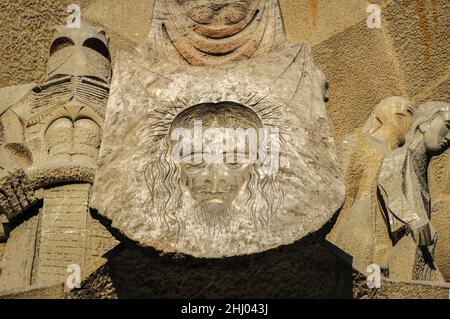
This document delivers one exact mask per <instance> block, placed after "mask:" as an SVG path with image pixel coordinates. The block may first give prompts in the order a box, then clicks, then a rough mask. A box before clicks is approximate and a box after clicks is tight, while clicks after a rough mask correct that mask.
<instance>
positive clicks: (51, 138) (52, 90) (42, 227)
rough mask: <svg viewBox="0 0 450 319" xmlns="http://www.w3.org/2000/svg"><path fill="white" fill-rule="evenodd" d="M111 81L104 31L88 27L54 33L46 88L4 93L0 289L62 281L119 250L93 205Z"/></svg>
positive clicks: (85, 24)
mask: <svg viewBox="0 0 450 319" xmlns="http://www.w3.org/2000/svg"><path fill="white" fill-rule="evenodd" d="M111 74H112V72H111V59H110V55H109V49H108V38H107V36H106V34H105V32H104V31H102V30H101V29H98V28H95V27H92V26H91V25H89V24H87V23H85V22H83V23H82V24H81V28H79V29H77V28H67V27H65V26H60V27H56V29H55V31H54V37H53V40H52V42H51V45H50V49H49V59H48V64H47V76H46V80H45V82H44V83H43V84H40V85H32V86H27V87H26V88H25V89H24V88H20V87H19V88H18V87H13V88H7V89H4V92H5V93H4V95H8V96H9V101H10V103H8V105H7V106H5V108H6V109H5V110H4V112H2V115H1V123H2V128H3V138H2V141H1V142H2V149H1V159H2V162H1V163H2V164H1V165H2V166H3V167H4V169H5V171H8V172H11V173H10V174H8V175H7V176H8V178H9V181H10V182H9V184H8V183H3V184H2V186H1V188H0V193H1V194H2V195H3V196H0V205H1V208H2V211H1V212H2V213H4V214H6V216H7V217H8V219H9V220H10V221H11V225H10V227H9V228H10V234H9V239H8V241H7V244H6V249H5V254H4V257H3V260H2V262H1V270H2V271H1V275H0V289H1V290H4V289H11V288H24V287H27V286H30V285H32V286H45V285H50V284H55V283H60V282H64V281H65V280H66V277H67V272H66V270H67V267H68V266H69V265H71V264H77V265H79V266H80V267H81V268H82V269H83V267H85V266H86V265H87V264H89V263H90V262H91V261H93V260H94V259H95V258H96V257H98V256H100V255H102V254H103V253H105V252H106V251H107V250H109V249H110V248H111V247H113V246H114V244H115V241H114V239H112V237H111V235H110V234H109V233H108V232H107V231H106V230H105V229H104V228H103V226H101V225H100V224H99V223H98V222H97V221H95V220H93V219H92V217H91V216H90V213H89V206H88V200H89V194H90V190H91V184H92V182H93V179H94V176H95V171H96V161H97V157H98V152H99V148H100V142H101V136H102V127H103V119H104V115H105V108H106V103H107V99H108V95H109V85H110V79H111ZM0 103H1V102H0ZM11 189H18V190H20V191H18V192H17V191H16V192H15V194H16V198H14V196H10V194H11ZM38 199H39V200H38ZM37 204H38V205H37ZM36 205H37V206H36ZM31 207H34V208H32V209H30V208H31Z"/></svg>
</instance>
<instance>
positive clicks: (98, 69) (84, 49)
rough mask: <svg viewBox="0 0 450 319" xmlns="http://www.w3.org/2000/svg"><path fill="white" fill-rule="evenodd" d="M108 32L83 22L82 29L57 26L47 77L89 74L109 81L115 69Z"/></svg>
mask: <svg viewBox="0 0 450 319" xmlns="http://www.w3.org/2000/svg"><path fill="white" fill-rule="evenodd" d="M108 44H109V38H108V36H107V35H106V33H105V31H103V30H102V29H100V28H96V27H93V26H91V25H90V24H88V23H87V22H85V21H82V23H81V28H79V29H78V28H67V27H66V26H57V27H55V29H54V35H53V39H52V42H51V45H50V49H49V59H48V62H47V78H46V80H47V81H49V80H53V79H55V78H58V77H61V76H66V75H74V76H87V77H91V78H93V79H96V80H100V81H102V82H105V83H110V81H111V75H112V68H111V55H110V52H109V48H108Z"/></svg>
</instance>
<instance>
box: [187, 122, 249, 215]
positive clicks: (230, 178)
mask: <svg viewBox="0 0 450 319" xmlns="http://www.w3.org/2000/svg"><path fill="white" fill-rule="evenodd" d="M205 131H206V130H205ZM205 131H204V133H206V132H205ZM216 142H218V141H216ZM224 142H225V141H224ZM202 144H203V146H204V147H206V148H207V147H208V146H211V144H214V141H211V140H210V139H208V138H203V141H202ZM220 149H221V147H217V148H216V149H214V150H212V151H211V150H204V151H203V152H202V153H200V154H193V157H195V156H199V155H200V156H201V157H202V159H201V161H200V162H199V163H185V162H181V163H180V168H181V179H182V181H183V184H184V185H185V186H186V187H187V188H188V189H189V191H190V193H191V196H192V197H193V198H194V199H195V200H196V201H197V202H198V203H199V205H200V206H201V207H202V208H203V209H205V210H221V209H223V208H224V207H227V206H228V205H229V204H230V203H231V202H233V200H234V199H235V198H236V197H237V195H238V194H239V193H240V191H241V190H242V189H243V188H244V187H245V186H246V184H247V182H248V181H249V179H250V177H251V176H250V174H251V165H252V163H251V162H250V160H249V158H248V157H249V154H239V151H238V150H237V149H236V147H233V148H232V149H231V150H230V151H231V152H230V151H228V152H227V151H225V152H223V153H222V154H220V153H221V152H220V151H221V150H220ZM220 155H222V156H223V159H222V160H220V161H217V162H215V161H213V160H212V159H213V158H216V157H217V158H218V157H219V156H220ZM229 155H232V157H234V159H232V160H230V159H227V157H230V156H229ZM240 155H243V158H244V159H245V160H244V161H238V160H237V159H236V156H240Z"/></svg>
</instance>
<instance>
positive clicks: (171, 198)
mask: <svg viewBox="0 0 450 319" xmlns="http://www.w3.org/2000/svg"><path fill="white" fill-rule="evenodd" d="M164 3H165V2H163V1H159V2H158V3H157V4H158V5H157V6H156V7H155V11H154V14H155V19H154V22H153V25H152V31H151V32H150V35H149V38H148V43H146V46H142V47H141V48H140V49H139V50H138V51H136V52H135V54H133V55H132V54H123V55H122V56H121V57H120V58H119V59H118V61H117V62H116V66H115V73H114V80H113V84H112V92H113V93H112V94H111V96H110V99H109V102H108V103H109V104H108V111H107V116H106V124H105V128H104V136H103V142H102V148H101V154H100V160H99V170H98V172H97V175H96V181H95V182H94V188H93V193H92V200H91V205H92V207H93V208H94V209H96V210H97V211H98V212H99V213H100V214H101V215H103V216H104V217H106V218H108V219H110V220H112V227H114V228H116V229H118V230H119V231H120V232H122V233H123V234H124V235H125V236H126V237H128V238H130V239H132V240H135V241H137V242H139V243H140V244H142V245H143V246H147V247H154V248H156V249H158V250H162V251H164V252H180V253H185V254H189V255H193V256H196V257H208V258H217V257H219V258H220V257H223V256H235V255H245V254H251V253H257V252H261V251H265V250H267V249H272V248H275V247H278V246H280V245H283V244H291V243H293V242H294V241H296V240H298V239H301V238H302V237H304V236H306V235H308V234H309V233H311V232H314V231H316V230H318V229H320V228H321V227H322V226H323V225H324V224H325V223H326V222H327V221H328V220H329V219H330V218H331V217H332V215H333V214H334V212H335V211H336V210H337V209H339V207H340V205H341V203H342V200H343V196H344V186H343V183H342V181H341V180H340V178H341V172H340V169H339V164H338V159H337V156H336V153H335V149H334V142H333V140H332V139H331V138H330V135H329V134H330V133H329V126H328V123H327V116H326V113H325V103H324V101H323V100H324V91H325V90H326V89H325V87H326V84H325V79H324V77H323V75H322V73H321V72H320V71H319V70H318V69H317V68H316V67H315V65H314V63H313V61H312V57H311V55H310V51H309V47H308V46H307V45H306V44H305V45H299V46H292V45H290V44H289V43H287V42H286V41H285V37H284V31H283V28H282V25H281V20H280V13H279V8H278V4H277V2H276V1H273V0H265V1H250V2H249V4H248V8H246V9H245V10H243V9H239V10H242V11H239V10H238V9H236V8H241V7H239V6H237V7H233V1H230V2H229V6H226V7H224V8H222V9H221V10H223V11H220V12H218V13H217V17H216V18H215V19H221V18H222V17H227V18H229V17H230V16H231V12H234V11H232V10H235V11H236V10H237V12H235V13H234V14H236V16H235V17H234V18H235V20H233V21H235V23H233V24H231V25H229V26H227V27H226V28H225V27H222V26H221V25H220V23H221V22H220V21H219V22H212V23H211V25H207V26H204V25H196V24H194V25H190V23H192V19H194V18H193V16H194V14H195V19H198V20H200V19H203V18H205V17H203V16H202V14H203V13H204V11H200V12H199V13H193V11H192V10H197V8H194V9H191V8H190V7H188V8H185V7H183V6H181V5H177V4H175V5H174V6H173V7H168V8H167V10H168V11H166V7H165V5H164ZM226 3H228V2H226ZM183 10H186V12H184V11H183ZM225 10H228V11H230V12H228V11H227V14H229V15H225V13H224V11H225ZM169 12H170V13H169ZM186 15H189V17H190V18H188V17H186ZM172 19H175V20H176V23H177V24H176V25H172V24H171V20H172ZM202 21H203V20H202ZM213 21H216V20H213ZM236 21H237V22H236ZM183 23H186V24H183ZM215 23H217V25H215ZM219 27H222V28H223V30H220V32H219V31H216V30H217V29H218V28H219ZM194 30H196V31H194ZM227 32H230V33H227ZM216 33H217V34H216ZM179 34H184V37H182V38H179ZM215 37H220V39H216V38H215ZM249 57H250V58H249ZM199 66H202V67H199ZM210 66H214V68H213V67H210ZM262 66H264V67H262ZM196 108H197V110H201V109H203V110H206V109H208V111H198V112H197V113H193V114H194V115H192V114H191V113H189V112H196V111H192V110H196ZM217 109H218V110H219V111H217ZM224 109H227V112H228V113H227V117H226V120H223V121H225V122H224V123H218V124H219V125H217V126H215V127H217V128H240V127H243V128H244V129H247V128H250V127H252V128H258V129H261V128H265V129H271V130H273V129H277V130H279V134H280V136H279V143H280V150H279V154H276V153H275V148H276V147H277V146H275V145H274V144H273V141H268V146H269V147H270V148H271V149H270V150H269V153H268V155H269V156H273V158H272V162H270V163H261V162H258V161H254V162H249V164H246V165H243V166H242V167H239V168H238V170H236V171H233V172H231V173H230V171H228V175H227V174H224V173H223V172H222V170H226V169H227V166H226V165H225V164H222V165H223V166H220V165H217V166H218V167H219V170H220V172H219V173H216V171H214V173H211V177H210V178H208V177H206V178H205V177H204V175H205V174H210V173H209V171H210V169H211V167H215V166H214V165H210V163H207V164H206V165H207V167H206V169H205V170H204V171H202V172H199V171H198V170H197V171H196V172H192V170H193V169H192V168H189V167H184V166H183V165H181V164H177V163H176V162H175V159H174V157H173V155H172V148H173V147H174V146H173V144H174V142H171V143H172V144H171V143H169V144H166V142H167V141H170V139H171V138H173V137H172V136H171V134H172V132H173V130H174V128H184V126H183V125H182V124H180V122H182V121H186V122H184V123H185V124H184V125H186V127H187V128H189V129H190V128H191V126H190V125H192V127H193V123H192V121H191V122H189V121H190V120H185V118H184V116H186V118H188V119H190V117H192V118H194V119H197V120H205V121H206V120H207V117H208V116H212V115H210V114H214V112H217V113H218V114H219V115H220V112H223V110H224ZM215 110H216V111H215ZM220 110H222V111H220ZM244 111H245V112H244ZM202 112H203V113H202ZM241 112H242V113H241ZM185 114H187V115H185ZM217 116H218V115H217ZM233 116H234V118H235V119H236V118H237V120H235V121H237V123H235V122H233ZM218 118H219V117H218ZM239 121H242V122H239ZM252 121H254V122H252ZM257 122H258V123H257ZM248 123H254V124H248ZM174 125H175V127H174ZM176 125H180V126H176ZM204 125H205V127H206V125H207V122H205V123H204ZM236 125H237V126H236ZM244 125H255V126H244ZM270 134H272V133H270ZM277 138H278V137H277ZM220 142H221V143H223V141H220ZM189 146H190V145H189ZM258 147H261V146H258ZM313 149H314V152H309V151H307V150H313ZM202 151H203V152H206V149H204V150H202ZM222 152H223V151H222ZM188 155H189V156H190V153H189V154H188ZM221 156H222V154H221ZM203 160H204V159H203ZM190 163H192V162H190ZM179 165H181V168H180V167H179ZM263 165H264V166H267V165H270V166H271V168H274V169H275V171H274V172H273V173H272V172H266V173H263V171H262V170H261V167H262V166H263ZM278 166H279V169H278ZM201 169H202V168H201ZM247 170H248V172H247ZM183 174H186V178H187V179H189V180H191V181H192V185H191V182H187V183H188V184H189V185H187V184H186V182H183V181H182V179H183V178H184V177H183ZM189 174H191V175H189ZM264 174H266V175H264ZM247 175H248V176H247ZM190 176H191V177H190ZM227 176H236V177H234V178H230V177H227ZM197 179H198V180H199V181H197ZM238 179H239V180H238ZM216 181H217V182H216ZM196 183H200V184H201V185H197V184H196ZM208 183H210V184H211V185H210V186H207V185H209V184H208ZM215 183H217V184H218V185H216V184H215ZM205 186H207V187H205ZM196 187H197V188H196ZM200 188H211V190H205V189H200ZM215 188H217V190H214V189H215ZM214 192H215V194H213V193H214ZM217 194H219V195H217ZM202 197H207V198H208V200H210V199H211V200H215V201H220V203H221V204H220V205H216V204H212V205H210V204H209V203H210V202H208V201H203V200H202ZM205 202H206V203H205ZM111 203H114V204H112V205H111ZM211 220H212V222H211Z"/></svg>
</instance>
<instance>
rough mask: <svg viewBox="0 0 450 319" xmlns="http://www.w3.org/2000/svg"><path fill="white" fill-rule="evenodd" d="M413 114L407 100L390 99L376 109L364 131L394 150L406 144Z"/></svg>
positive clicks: (402, 98)
mask: <svg viewBox="0 0 450 319" xmlns="http://www.w3.org/2000/svg"><path fill="white" fill-rule="evenodd" d="M413 114H414V113H413V108H412V104H411V102H410V101H409V100H408V99H407V98H404V97H399V96H393V97H389V98H386V99H384V100H382V101H381V102H380V103H379V104H378V105H377V106H376V107H375V109H374V111H373V112H372V115H371V116H370V118H369V120H368V121H367V123H366V125H365V126H364V129H363V130H364V132H366V133H367V134H370V135H372V136H373V137H375V138H376V139H378V140H379V141H381V142H383V143H384V144H386V146H387V147H388V148H390V149H393V148H396V147H399V146H402V145H403V144H405V138H406V134H407V132H408V131H409V128H410V127H411V124H412V120H413Z"/></svg>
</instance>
